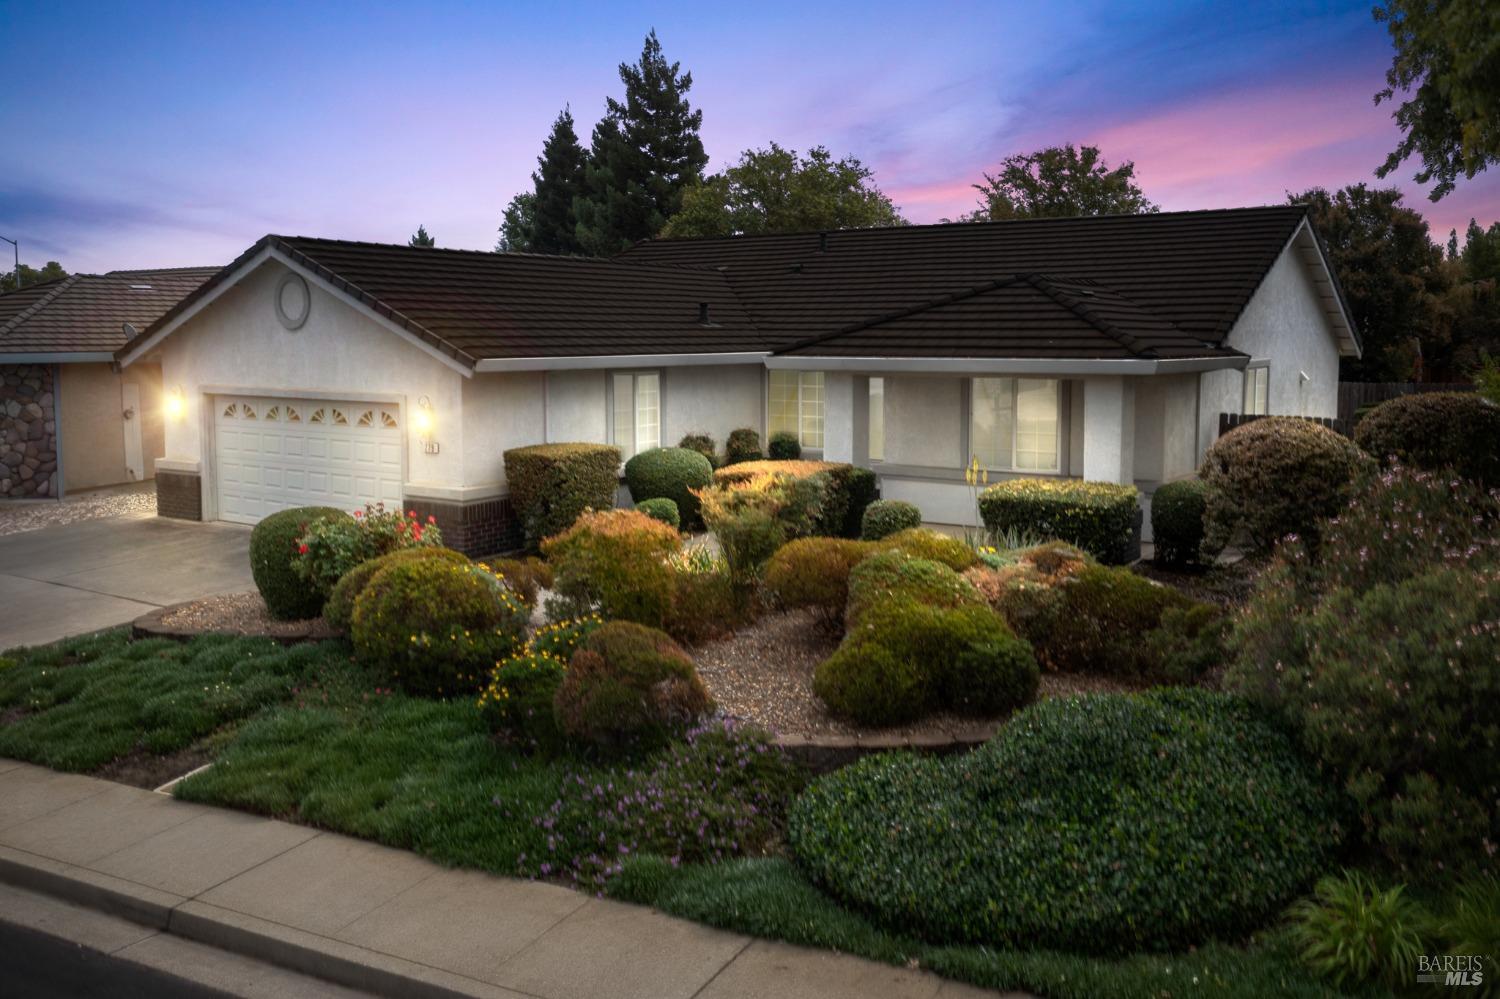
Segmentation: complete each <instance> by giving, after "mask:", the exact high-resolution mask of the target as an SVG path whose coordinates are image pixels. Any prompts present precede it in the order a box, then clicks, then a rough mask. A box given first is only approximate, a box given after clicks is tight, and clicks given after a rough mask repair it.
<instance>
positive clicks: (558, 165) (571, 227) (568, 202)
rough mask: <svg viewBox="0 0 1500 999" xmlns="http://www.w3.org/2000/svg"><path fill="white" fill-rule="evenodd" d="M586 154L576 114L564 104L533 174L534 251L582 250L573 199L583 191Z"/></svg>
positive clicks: (532, 230)
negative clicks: (577, 125) (581, 143)
mask: <svg viewBox="0 0 1500 999" xmlns="http://www.w3.org/2000/svg"><path fill="white" fill-rule="evenodd" d="M585 159H586V154H585V153H584V151H583V146H581V145H579V143H578V133H577V132H576V131H574V129H573V114H572V111H571V110H570V109H569V108H563V110H562V113H560V114H559V115H558V116H557V120H556V121H554V122H553V123H552V132H551V134H549V135H548V136H547V141H546V142H545V143H543V144H542V155H540V156H538V157H537V160H536V162H537V167H538V169H537V171H536V172H535V173H533V174H532V175H531V181H532V184H533V185H534V191H535V200H534V201H533V202H532V208H531V234H530V240H529V243H530V247H529V248H530V250H531V251H532V252H533V253H582V252H583V247H582V246H581V245H580V244H579V242H578V234H577V228H578V216H577V215H576V214H574V211H573V203H574V201H575V200H576V199H577V198H578V197H579V196H580V195H582V194H583V183H584V164H585Z"/></svg>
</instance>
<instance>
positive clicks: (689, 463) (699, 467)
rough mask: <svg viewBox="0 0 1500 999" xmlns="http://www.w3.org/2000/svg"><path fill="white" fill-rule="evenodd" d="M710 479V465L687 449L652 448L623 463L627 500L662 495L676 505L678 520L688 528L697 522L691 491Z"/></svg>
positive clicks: (712, 478) (656, 497) (712, 468)
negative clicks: (628, 492)
mask: <svg viewBox="0 0 1500 999" xmlns="http://www.w3.org/2000/svg"><path fill="white" fill-rule="evenodd" d="M713 481H714V467H713V465H711V464H709V461H708V459H707V458H705V457H703V455H701V454H699V453H698V452H697V451H692V450H689V449H687V448H682V447H658V448H652V449H651V450H649V451H642V452H641V453H640V454H638V455H636V456H635V457H634V458H631V459H630V460H629V461H627V462H626V463H625V484H626V485H628V486H629V487H630V497H631V499H633V500H635V501H637V502H639V501H641V500H649V499H658V498H662V497H665V498H666V499H669V500H671V501H672V502H673V503H676V504H677V511H678V513H679V514H680V515H681V517H682V521H683V522H685V523H686V524H687V525H688V526H689V527H691V526H692V525H694V524H696V523H697V522H698V497H697V496H696V495H695V491H696V490H698V489H702V488H704V487H705V486H709V485H712V484H713Z"/></svg>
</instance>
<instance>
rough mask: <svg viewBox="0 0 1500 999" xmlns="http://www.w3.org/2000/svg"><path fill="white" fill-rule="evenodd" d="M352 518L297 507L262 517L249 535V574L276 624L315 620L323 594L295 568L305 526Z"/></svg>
mask: <svg viewBox="0 0 1500 999" xmlns="http://www.w3.org/2000/svg"><path fill="white" fill-rule="evenodd" d="M340 519H352V518H350V517H349V515H348V514H347V513H345V512H344V511H343V510H336V509H334V508H333V507H331V506H299V507H294V508H293V509H291V510H282V511H280V512H278V513H273V514H271V515H270V516H269V517H265V518H263V519H262V520H261V522H260V523H258V524H256V525H255V529H254V530H252V531H251V532H250V575H251V576H252V577H254V579H255V588H256V589H257V590H259V591H260V595H261V599H263V600H265V602H266V610H268V611H270V613H271V616H272V617H274V618H276V619H277V620H280V621H297V620H301V619H303V618H309V617H317V616H318V614H319V612H320V611H322V609H323V600H324V598H325V597H326V596H327V593H326V592H324V591H323V590H321V589H319V588H318V587H317V586H315V585H314V584H313V583H312V582H311V581H309V580H307V579H306V578H304V577H303V576H302V575H301V574H300V573H298V572H297V570H296V568H295V562H296V558H297V554H298V553H297V545H298V543H299V539H300V538H301V537H302V535H303V534H305V533H307V529H308V527H310V526H312V525H313V524H315V523H318V522H320V521H337V520H340Z"/></svg>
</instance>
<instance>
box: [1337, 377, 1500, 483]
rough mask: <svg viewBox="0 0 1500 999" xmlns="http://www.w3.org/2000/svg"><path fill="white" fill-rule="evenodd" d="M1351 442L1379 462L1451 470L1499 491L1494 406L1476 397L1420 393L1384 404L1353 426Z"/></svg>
mask: <svg viewBox="0 0 1500 999" xmlns="http://www.w3.org/2000/svg"><path fill="white" fill-rule="evenodd" d="M1354 440H1355V442H1356V443H1357V444H1359V446H1360V447H1362V448H1364V449H1365V450H1366V451H1367V452H1369V453H1370V455H1372V456H1373V457H1375V458H1378V459H1380V460H1381V461H1387V460H1389V459H1392V458H1394V459H1395V460H1396V461H1397V462H1399V463H1401V464H1403V465H1409V466H1411V467H1413V468H1421V469H1426V470H1430V471H1439V470H1452V471H1453V472H1455V473H1457V474H1458V475H1460V476H1462V477H1463V478H1466V479H1473V480H1474V481H1476V482H1479V483H1481V484H1484V485H1488V486H1500V406H1496V405H1494V404H1493V403H1491V402H1489V401H1487V400H1486V399H1485V398H1484V397H1483V396H1481V395H1479V394H1478V393H1477V392H1422V393H1418V394H1416V395H1407V396H1401V397H1400V398H1397V399H1390V400H1387V401H1386V402H1383V403H1381V404H1380V405H1378V406H1376V407H1375V408H1374V409H1372V410H1371V411H1370V412H1369V414H1367V415H1366V416H1365V417H1364V419H1362V420H1360V421H1359V423H1358V425H1356V426H1355V428H1354Z"/></svg>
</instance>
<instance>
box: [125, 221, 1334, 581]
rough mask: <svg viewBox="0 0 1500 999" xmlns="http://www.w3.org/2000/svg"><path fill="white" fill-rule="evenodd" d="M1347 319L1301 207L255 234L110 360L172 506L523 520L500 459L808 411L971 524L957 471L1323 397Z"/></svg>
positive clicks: (831, 439)
mask: <svg viewBox="0 0 1500 999" xmlns="http://www.w3.org/2000/svg"><path fill="white" fill-rule="evenodd" d="M1359 349H1360V347H1359V341H1358V338H1357V336H1356V334H1355V330H1354V326H1353V323H1352V321H1351V320H1350V318H1349V313H1348V310H1347V308H1346V306H1345V304H1344V301H1343V296H1342V293H1341V292H1340V290H1339V287H1338V284H1337V281H1336V280H1335V278H1334V275H1333V273H1332V270H1331V269H1330V267H1329V263H1328V258H1327V255H1326V253H1325V252H1324V250H1323V248H1322V245H1321V243H1320V242H1319V240H1318V238H1317V235H1316V233H1315V232H1314V231H1313V228H1312V225H1311V222H1310V221H1309V219H1308V216H1307V213H1306V210H1305V209H1304V208H1302V207H1296V206H1284V207H1270V208H1249V209H1235V210H1223V211H1204V212H1179V213H1161V214H1156V215H1144V216H1105V217H1098V218H1076V219H1044V220H1031V221H1015V222H998V223H973V224H959V225H935V226H909V227H902V228H895V229H878V230H854V231H839V232H826V233H816V232H814V233H802V234H795V235H777V236H761V237H733V238H723V239H687V240H654V241H647V242H644V243H641V244H639V245H637V246H635V247H633V248H632V249H631V250H629V251H628V252H626V253H625V254H623V255H621V256H620V257H617V258H615V259H612V260H586V259H578V258H563V257H544V256H530V255H519V254H495V253H482V252H474V251H458V250H435V249H426V248H409V247H405V246H385V245H376V244H368V243H351V242H342V241H337V240H326V239H311V238H303V237H282V236H267V237H265V238H264V239H262V240H260V241H259V242H257V243H256V244H255V245H254V246H252V247H250V248H249V249H248V250H247V251H246V252H245V253H244V254H243V255H241V256H240V257H239V259H237V260H235V261H234V262H233V263H231V264H230V265H229V266H228V267H226V268H224V269H223V270H222V271H220V272H219V273H218V274H216V275H215V276H214V277H213V278H211V279H209V280H208V281H207V282H205V283H204V284H203V285H202V286H201V287H199V288H198V289H197V290H196V291H194V292H193V293H191V294H189V295H188V296H187V297H186V298H184V299H183V300H182V301H181V302H179V303H178V304H177V305H176V306H174V307H173V308H172V309H170V310H169V311H168V312H167V313H166V314H165V315H163V316H162V317H161V318H160V319H159V320H158V321H156V322H155V323H154V324H152V325H151V327H150V328H149V329H147V330H146V331H145V333H144V334H143V335H141V336H140V337H138V338H137V339H135V340H133V341H131V342H130V343H128V344H126V345H125V346H124V347H122V348H121V349H120V350H119V351H118V352H117V354H116V356H117V358H118V359H119V362H120V364H121V365H122V367H123V369H124V370H125V371H127V372H128V371H129V370H130V369H131V368H132V367H134V366H136V365H138V364H159V365H160V366H161V370H162V378H163V384H164V386H165V391H166V393H167V395H168V398H169V399H171V400H175V401H176V408H177V409H178V410H179V411H180V413H181V415H180V417H179V418H177V419H174V420H170V421H168V423H167V427H166V457H165V458H164V459H163V460H162V461H159V462H157V492H158V497H159V508H160V510H161V512H162V513H164V514H166V515H169V516H180V517H191V518H202V519H222V520H232V521H239V522H245V523H252V522H254V521H256V520H258V519H259V518H260V517H262V516H264V515H265V514H267V513H269V512H271V511H273V510H276V509H279V508H283V507H286V506H292V505H300V504H304V503H330V504H334V505H338V506H344V507H352V506H355V505H357V504H360V503H364V502H367V501H383V502H385V503H387V504H394V503H400V504H402V505H403V506H406V507H408V508H412V509H415V510H417V511H418V512H419V514H421V515H422V516H426V515H428V514H432V515H435V516H436V517H437V518H438V520H439V522H440V523H441V524H442V525H443V527H444V532H445V535H446V536H447V537H448V538H449V539H450V541H451V542H452V543H454V544H455V545H456V546H457V547H460V548H462V549H464V550H467V551H471V552H473V551H477V550H480V549H491V550H493V548H495V547H497V546H499V545H500V544H503V543H504V542H505V541H507V540H509V539H512V538H514V528H515V524H514V516H513V514H512V511H511V510H510V507H509V504H508V501H507V499H506V486H505V478H504V468H503V464H502V459H501V454H502V452H503V451H504V450H505V449H506V448H510V447H515V446H518V445H524V444H535V443H540V442H548V441H578V440H582V441H603V442H612V443H615V444H618V445H619V446H620V447H621V449H622V450H623V451H624V452H625V454H626V455H627V456H628V455H630V454H632V453H634V452H636V451H640V450H643V449H646V448H650V447H655V446H658V445H671V444H674V443H676V441H677V440H678V439H679V438H680V437H681V436H682V435H683V434H685V433H687V432H689V431H707V432H708V433H711V434H712V435H713V436H714V437H715V438H716V439H718V440H719V441H720V442H722V441H723V439H724V438H725V436H726V435H727V434H728V432H729V431H730V430H731V429H733V428H735V427H739V426H750V427H755V428H758V429H760V430H761V432H762V433H763V434H768V433H770V432H774V431H778V430H790V431H792V432H794V433H796V434H797V435H798V437H799V439H800V440H801V442H802V445H803V448H804V450H805V452H811V453H813V454H820V455H821V456H823V457H825V458H828V459H833V460H842V461H853V462H857V463H859V464H861V465H868V466H870V467H871V468H874V469H876V470H877V471H878V472H879V475H880V480H881V489H882V493H883V495H885V496H886V497H888V498H900V499H907V500H911V501H912V502H915V503H917V504H918V505H919V506H920V507H921V508H922V510H923V511H924V513H925V515H926V516H927V518H928V519H929V520H932V521H935V522H940V523H941V522H946V523H968V522H970V521H971V520H972V517H973V511H972V502H971V499H970V496H969V493H968V491H967V489H966V487H965V485H964V481H963V472H962V469H963V467H964V465H965V464H966V463H967V462H968V461H969V459H970V457H971V456H977V457H978V458H979V460H980V461H981V463H982V464H984V465H985V466H986V467H987V468H989V469H990V470H991V478H992V480H993V479H996V478H1004V477H1008V476H1016V475H1055V476H1082V477H1085V478H1089V479H1102V480H1108V481H1112V482H1134V483H1136V484H1137V485H1139V486H1140V487H1141V488H1142V489H1143V490H1144V491H1145V492H1146V493H1147V494H1148V495H1149V493H1150V492H1151V491H1152V490H1154V489H1155V487H1156V485H1157V484H1159V483H1162V482H1166V481H1170V480H1172V479H1175V478H1180V477H1183V476H1186V475H1190V474H1191V473H1192V472H1193V471H1194V469H1195V468H1196V466H1197V464H1198V461H1199V459H1200V457H1201V455H1202V454H1203V451H1204V449H1205V448H1206V447H1207V446H1208V444H1209V443H1211V442H1212V440H1213V438H1214V435H1215V434H1216V432H1217V421H1218V414H1219V413H1220V412H1231V411H1232V412H1239V411H1242V410H1243V411H1247V412H1272V413H1296V414H1305V415H1309V416H1332V415H1334V412H1335V407H1336V396H1337V386H1338V364H1339V358H1340V356H1342V355H1353V356H1357V354H1358V352H1359Z"/></svg>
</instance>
